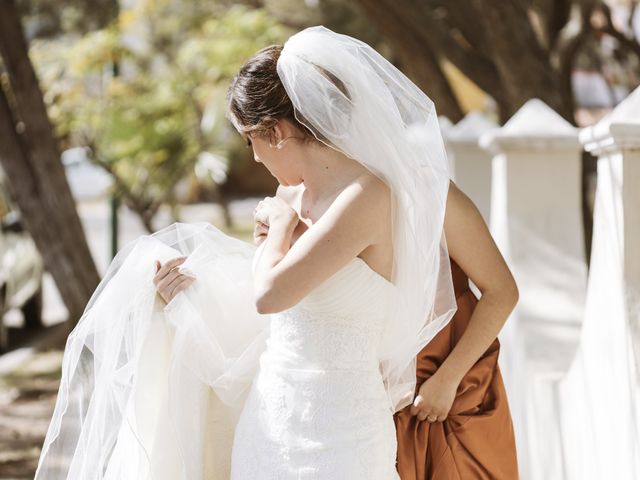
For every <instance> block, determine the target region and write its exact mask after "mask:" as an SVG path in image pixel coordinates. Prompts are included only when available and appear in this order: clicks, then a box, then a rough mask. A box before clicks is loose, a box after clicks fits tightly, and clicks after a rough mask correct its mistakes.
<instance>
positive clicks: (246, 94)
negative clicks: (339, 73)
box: [226, 45, 349, 144]
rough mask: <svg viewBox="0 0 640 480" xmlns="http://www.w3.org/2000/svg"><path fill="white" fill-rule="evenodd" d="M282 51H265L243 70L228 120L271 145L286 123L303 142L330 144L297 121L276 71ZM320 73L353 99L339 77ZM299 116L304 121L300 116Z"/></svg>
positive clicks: (231, 92) (235, 81)
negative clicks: (280, 123)
mask: <svg viewBox="0 0 640 480" xmlns="http://www.w3.org/2000/svg"><path fill="white" fill-rule="evenodd" d="M282 49H283V46H282V45H270V46H268V47H265V48H263V49H261V50H259V51H258V52H257V53H256V54H255V55H254V56H253V57H251V58H250V59H249V60H248V61H247V63H245V64H244V65H243V66H242V67H241V68H240V71H239V72H238V74H237V75H236V76H235V77H233V79H232V80H231V84H230V85H229V90H228V91H227V112H226V116H227V118H228V119H229V121H230V122H231V123H232V124H233V125H234V127H235V128H236V129H237V130H238V131H239V132H241V133H251V134H253V135H260V136H264V137H267V138H268V139H269V140H270V141H271V140H272V133H273V127H274V126H275V124H276V122H277V121H278V120H282V119H286V120H289V121H290V122H291V123H292V124H293V125H294V126H295V127H296V128H297V129H298V130H299V131H300V134H301V141H302V142H304V143H317V144H321V142H324V143H327V144H328V143H329V142H327V140H326V139H325V138H323V137H322V136H321V135H319V134H318V133H316V134H315V135H314V133H313V132H312V131H311V130H310V129H309V128H308V127H307V126H306V125H304V124H303V123H301V122H300V121H299V120H298V118H296V114H295V113H294V108H293V104H292V103H291V99H290V98H289V96H288V95H287V92H286V90H285V88H284V85H283V84H282V82H281V80H280V77H279V76H278V71H277V68H276V66H277V63H278V58H279V57H280V52H282ZM320 70H322V73H323V74H324V75H325V76H326V77H327V78H329V79H330V80H331V81H332V82H333V83H334V85H336V86H337V87H338V88H339V89H340V90H341V91H342V93H343V94H344V95H345V96H347V98H348V97H349V95H348V92H347V90H346V88H345V86H344V84H343V83H342V82H341V81H340V80H339V79H338V78H337V77H336V76H335V75H332V74H331V73H329V72H327V71H326V70H324V69H320ZM297 115H298V117H300V113H298V114H297Z"/></svg>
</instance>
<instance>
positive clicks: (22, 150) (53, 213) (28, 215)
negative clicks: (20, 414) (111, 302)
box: [0, 0, 100, 323]
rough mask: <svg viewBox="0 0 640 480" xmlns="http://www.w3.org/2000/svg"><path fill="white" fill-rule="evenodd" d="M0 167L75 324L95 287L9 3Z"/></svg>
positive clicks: (0, 39) (1, 32)
mask: <svg viewBox="0 0 640 480" xmlns="http://www.w3.org/2000/svg"><path fill="white" fill-rule="evenodd" d="M0 54H1V56H2V65H3V68H4V73H3V74H2V88H0V163H1V164H2V166H3V168H4V169H5V171H6V173H7V175H8V177H9V180H10V181H9V187H10V189H11V192H10V193H11V195H12V197H13V198H14V199H15V200H16V202H17V204H18V207H19V208H20V211H21V212H22V215H23V221H24V224H25V226H26V228H27V229H28V230H29V231H30V232H31V234H32V236H33V239H34V241H35V243H36V246H37V247H38V249H39V250H40V252H41V253H42V255H43V258H44V262H45V266H46V268H47V270H48V271H50V272H51V274H52V275H53V278H54V280H55V281H56V284H57V286H58V289H59V291H60V294H61V295H62V298H63V300H64V303H65V305H66V306H67V309H68V310H69V315H70V319H71V320H72V323H75V322H76V321H77V320H78V319H79V318H80V316H81V314H82V312H83V310H84V308H85V305H86V303H87V301H88V300H89V298H90V296H91V294H92V292H93V291H94V290H95V287H96V286H97V284H98V282H99V279H100V278H99V275H98V272H97V270H96V267H95V265H94V263H93V259H92V257H91V253H90V251H89V247H88V245H87V242H86V239H85V236H84V231H83V230H82V225H81V223H80V219H79V217H78V214H77V212H76V207H75V202H74V200H73V197H72V195H71V191H70V189H69V186H68V184H67V181H66V177H65V172H64V167H63V165H62V163H61V161H60V151H59V147H58V144H57V140H56V138H55V137H54V134H53V128H52V126H51V123H50V121H49V118H48V116H47V112H46V109H45V105H44V102H43V98H42V92H41V91H40V87H39V85H38V80H37V78H36V75H35V72H34V70H33V67H32V65H31V62H30V60H29V56H28V51H27V43H26V41H25V38H24V35H23V32H22V26H21V21H20V18H19V15H18V11H17V10H16V7H15V4H14V2H13V0H6V1H5V2H4V3H3V12H2V15H0Z"/></svg>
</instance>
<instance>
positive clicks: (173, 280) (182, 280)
mask: <svg viewBox="0 0 640 480" xmlns="http://www.w3.org/2000/svg"><path fill="white" fill-rule="evenodd" d="M186 259H187V257H176V258H172V259H171V260H169V261H168V262H166V263H165V264H164V265H162V264H161V263H160V262H159V261H158V260H156V274H155V276H154V277H153V284H154V285H155V286H156V290H157V291H158V293H159V294H160V297H161V298H162V299H163V300H164V301H165V303H169V302H170V301H171V300H173V298H174V297H175V296H176V295H177V294H178V293H180V292H181V291H182V290H184V289H185V288H187V287H188V286H189V285H191V284H192V283H193V282H194V281H195V277H192V276H189V275H185V274H184V273H180V272H178V267H179V266H180V265H182V264H183V263H184V261H185V260H186Z"/></svg>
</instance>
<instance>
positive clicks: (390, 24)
mask: <svg viewBox="0 0 640 480" xmlns="http://www.w3.org/2000/svg"><path fill="white" fill-rule="evenodd" d="M360 5H361V6H362V8H363V10H364V11H366V12H368V15H369V17H370V18H371V20H372V22H373V23H375V24H376V26H377V27H378V29H379V30H380V32H381V33H382V34H383V35H384V36H385V37H387V39H388V40H389V43H390V44H391V46H392V47H393V49H394V51H395V52H396V54H397V55H398V57H399V58H400V61H401V63H402V65H403V69H404V70H405V71H406V72H407V74H408V76H410V77H411V78H412V79H413V80H414V81H415V83H416V84H417V85H418V86H419V87H420V88H421V89H422V90H423V91H424V92H425V93H426V94H427V95H428V96H429V97H430V98H431V99H432V100H433V102H434V103H435V105H436V111H437V112H438V115H444V116H445V117H447V118H448V119H449V120H451V121H452V122H453V123H457V122H458V121H460V120H462V117H463V116H464V112H463V111H462V107H461V106H460V103H459V102H458V99H457V98H456V96H455V94H454V93H453V90H452V88H451V85H450V84H449V81H448V79H447V77H446V76H445V74H444V72H443V71H442V68H441V67H440V64H439V63H438V58H437V56H436V55H435V54H434V49H433V48H432V47H431V45H429V44H428V43H426V42H424V41H421V40H420V39H419V38H417V37H416V36H415V35H412V33H411V32H410V31H409V30H407V29H406V27H405V25H403V23H402V20H401V19H398V18H396V16H395V15H394V14H393V12H391V11H389V10H388V9H386V8H384V6H383V5H381V4H380V3H379V1H378V0H361V1H360Z"/></svg>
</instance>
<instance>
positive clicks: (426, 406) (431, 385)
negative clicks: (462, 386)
mask: <svg viewBox="0 0 640 480" xmlns="http://www.w3.org/2000/svg"><path fill="white" fill-rule="evenodd" d="M457 390H458V384H457V383H454V382H451V381H448V380H446V379H443V378H441V376H440V375H438V374H437V372H436V374H434V375H432V376H431V377H429V378H428V379H427V380H425V382H424V383H423V384H422V385H420V389H419V390H418V395H416V398H415V399H414V400H413V405H411V410H410V411H411V415H417V416H418V420H420V421H423V420H427V421H429V422H431V423H433V422H443V421H444V420H445V419H446V418H447V415H449V411H450V410H451V407H452V406H453V402H454V400H455V398H456V392H457Z"/></svg>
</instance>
